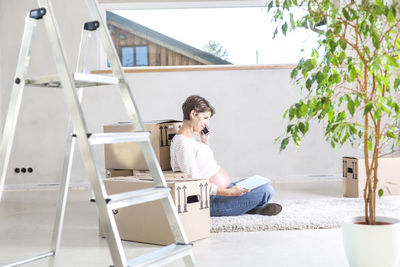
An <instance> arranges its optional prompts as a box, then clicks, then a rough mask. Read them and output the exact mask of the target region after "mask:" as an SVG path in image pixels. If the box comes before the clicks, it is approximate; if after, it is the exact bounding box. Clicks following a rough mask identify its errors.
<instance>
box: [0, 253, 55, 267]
mask: <svg viewBox="0 0 400 267" xmlns="http://www.w3.org/2000/svg"><path fill="white" fill-rule="evenodd" d="M51 256H54V251H50V252H46V253H43V254H40V255H37V256H34V257H30V258H27V259H24V260H20V261H17V262H13V263H9V264H6V265H2V267H14V266H20V265H22V264H26V263H29V262H33V261H37V260H41V259H44V258H47V257H51Z"/></svg>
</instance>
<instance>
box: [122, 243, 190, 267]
mask: <svg viewBox="0 0 400 267" xmlns="http://www.w3.org/2000/svg"><path fill="white" fill-rule="evenodd" d="M191 249H192V245H186V244H182V245H178V244H172V245H169V246H166V247H163V248H160V249H158V250H156V251H153V252H150V253H147V254H144V255H142V256H139V257H136V258H133V259H131V260H129V261H128V266H161V265H164V264H167V263H169V262H172V261H175V260H178V259H180V258H182V257H184V256H186V255H188V254H189V253H190V252H191Z"/></svg>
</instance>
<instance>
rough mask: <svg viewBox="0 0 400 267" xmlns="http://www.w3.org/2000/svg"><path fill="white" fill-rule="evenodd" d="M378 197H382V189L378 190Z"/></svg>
mask: <svg viewBox="0 0 400 267" xmlns="http://www.w3.org/2000/svg"><path fill="white" fill-rule="evenodd" d="M378 196H379V197H382V196H383V189H382V188H381V189H379V190H378Z"/></svg>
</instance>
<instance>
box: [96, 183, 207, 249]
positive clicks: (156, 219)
mask: <svg viewBox="0 0 400 267" xmlns="http://www.w3.org/2000/svg"><path fill="white" fill-rule="evenodd" d="M104 183H105V187H106V190H107V193H108V194H116V193H122V192H127V191H132V190H139V189H143V188H148V187H152V186H154V182H153V180H152V179H150V178H148V177H143V178H140V177H137V176H136V177H117V178H109V179H105V181H104ZM167 185H168V187H170V188H171V196H172V199H173V200H174V203H175V206H176V209H177V212H178V215H179V218H180V220H181V222H182V225H183V228H184V230H185V233H186V235H187V237H188V239H189V241H196V240H199V239H203V238H207V237H209V236H210V196H209V193H208V190H209V188H208V187H209V184H208V182H207V180H203V179H202V180H195V179H183V178H180V179H167ZM114 215H115V220H116V223H117V226H118V230H119V234H120V236H121V239H123V240H129V241H136V242H144V243H151V244H159V245H167V244H171V243H174V238H173V235H172V232H171V229H170V228H169V224H168V221H167V218H166V215H165V213H164V210H163V208H162V204H161V200H158V201H152V202H148V203H143V204H140V205H135V206H130V207H126V208H122V209H118V210H115V211H114ZM99 233H100V235H101V236H103V235H104V234H103V231H102V229H101V227H99Z"/></svg>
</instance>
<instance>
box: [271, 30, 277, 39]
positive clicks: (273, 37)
mask: <svg viewBox="0 0 400 267" xmlns="http://www.w3.org/2000/svg"><path fill="white" fill-rule="evenodd" d="M277 34H278V28H275V31H274V34H273V36H272V39H275V37H276V35H277Z"/></svg>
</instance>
